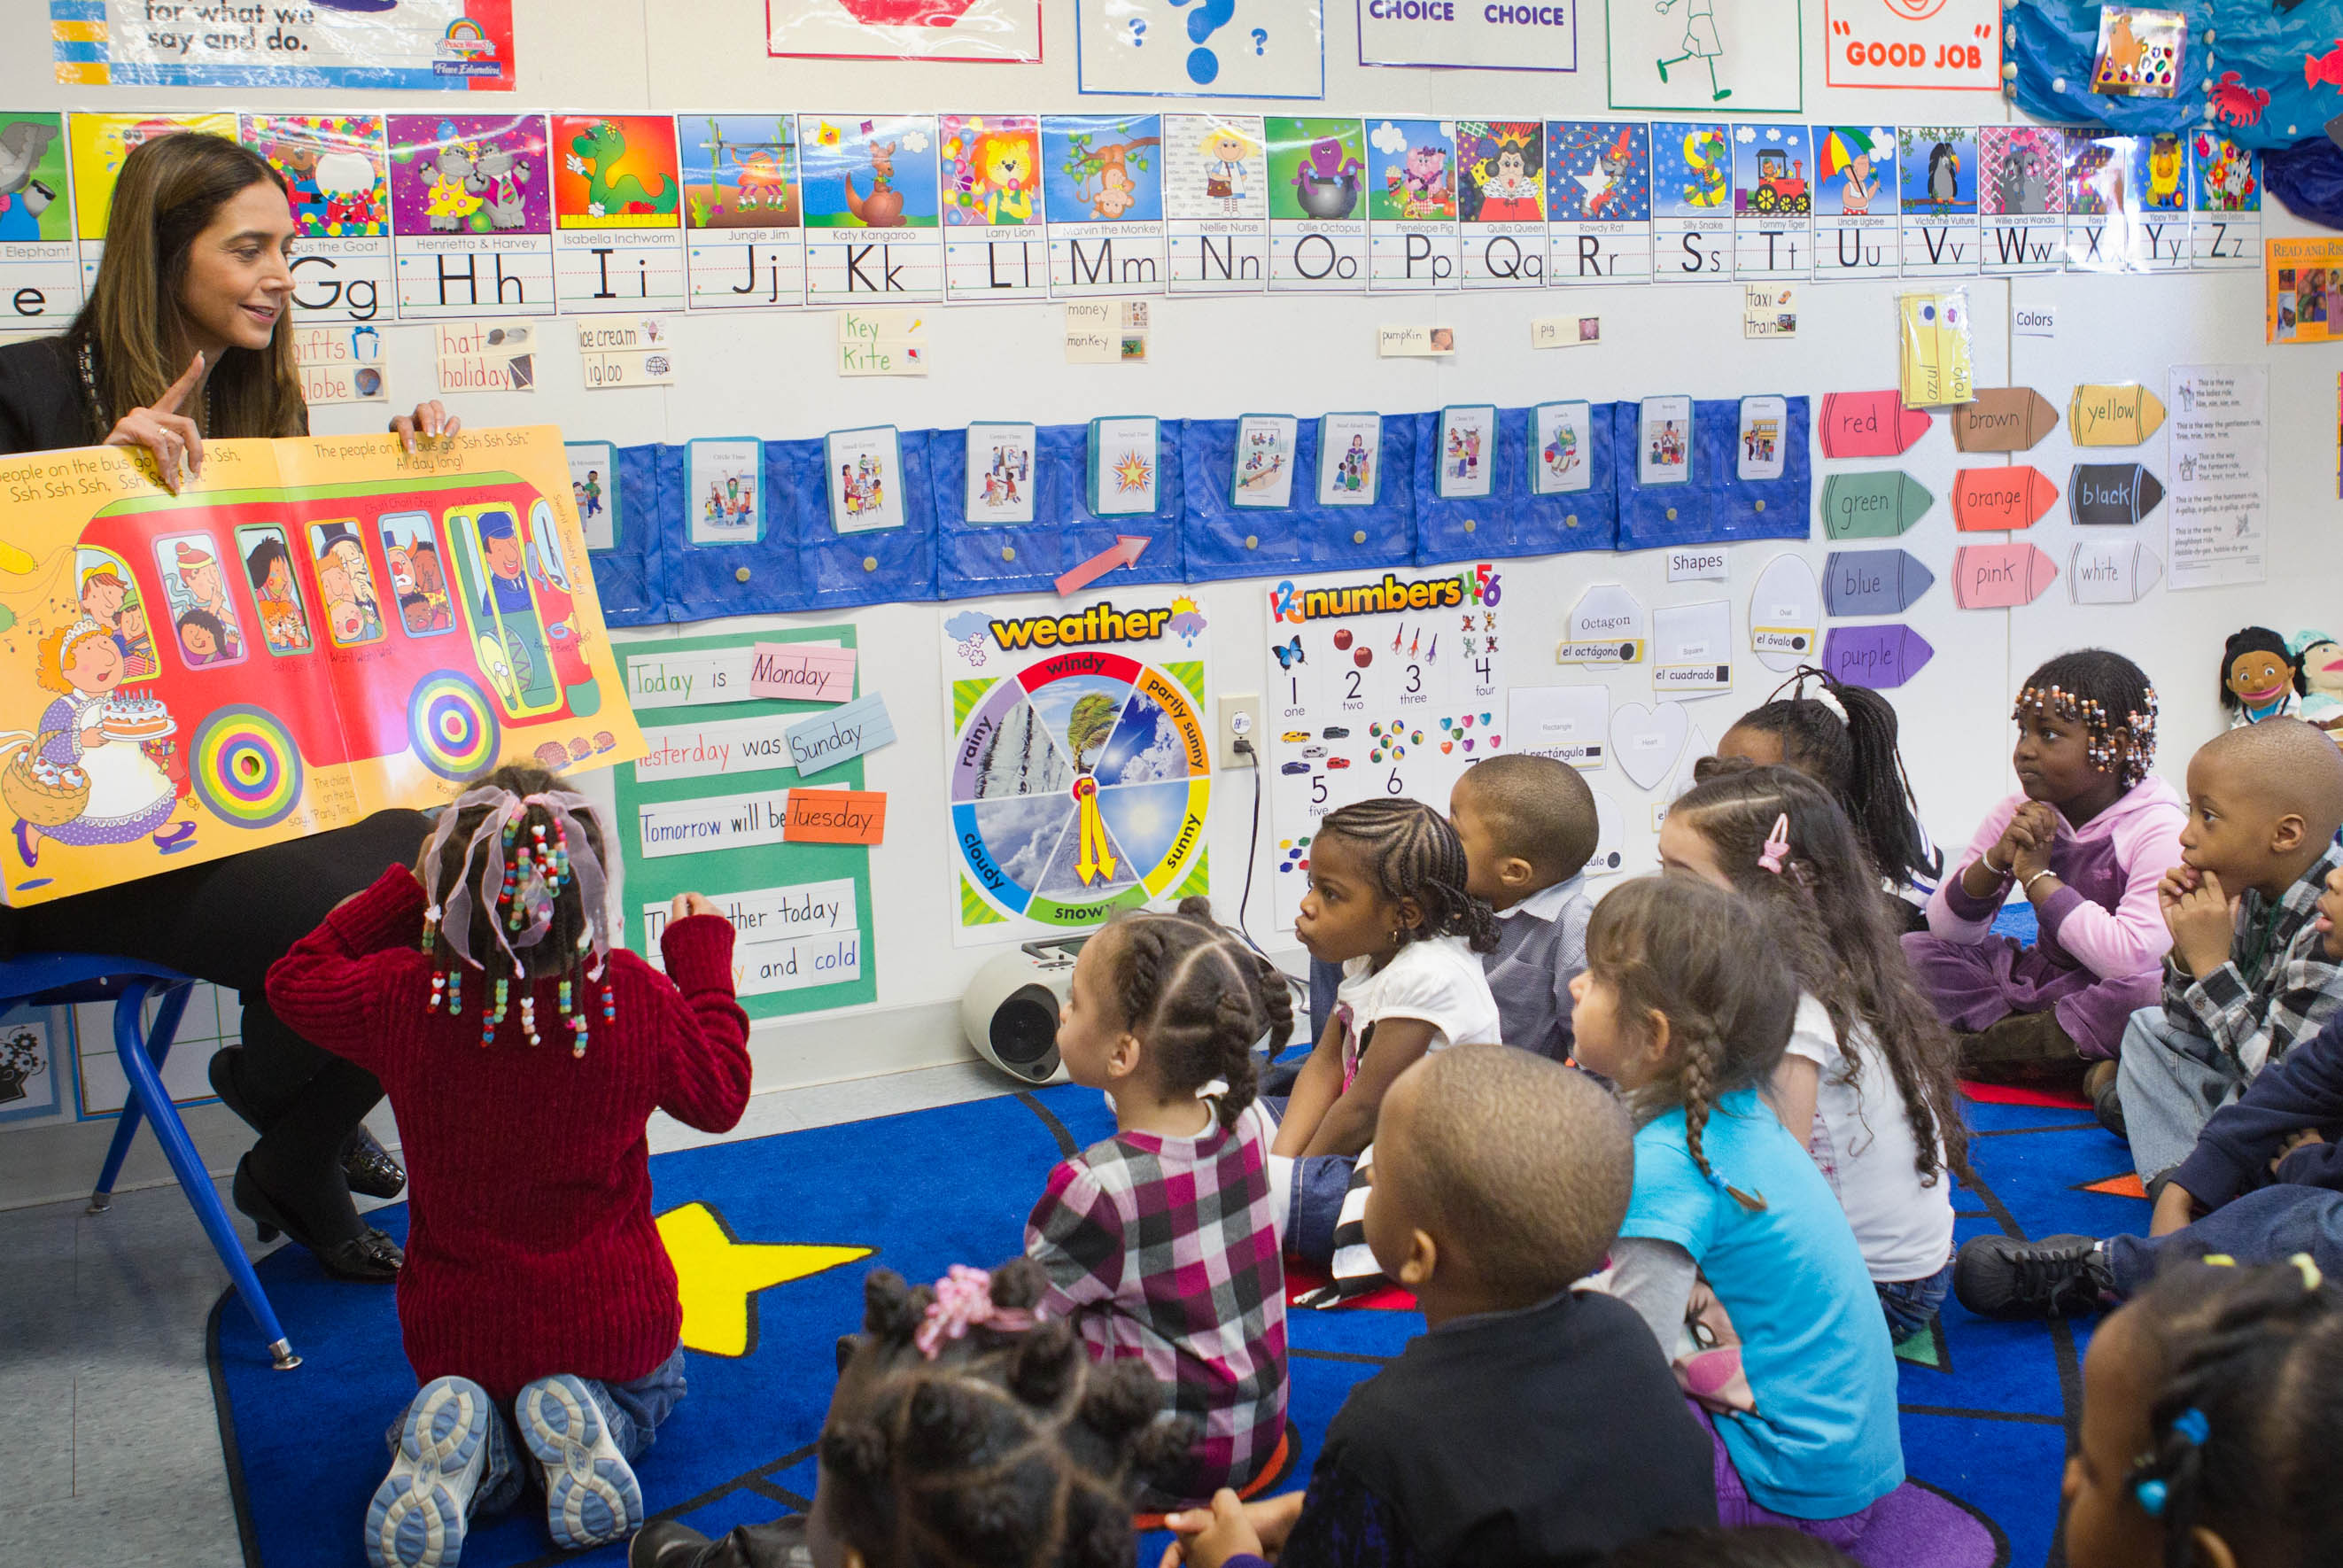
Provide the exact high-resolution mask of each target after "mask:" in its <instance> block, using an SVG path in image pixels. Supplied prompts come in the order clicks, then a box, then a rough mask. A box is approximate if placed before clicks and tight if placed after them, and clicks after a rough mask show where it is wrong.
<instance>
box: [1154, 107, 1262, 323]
mask: <svg viewBox="0 0 2343 1568" xmlns="http://www.w3.org/2000/svg"><path fill="white" fill-rule="evenodd" d="M1163 216H1165V217H1166V218H1167V219H1168V220H1169V222H1167V223H1166V224H1165V229H1166V231H1167V233H1168V236H1169V238H1170V244H1171V256H1172V276H1171V291H1172V293H1174V294H1180V293H1182V292H1192V293H1198V294H1240V293H1242V294H1258V293H1260V292H1261V291H1262V288H1264V287H1265V286H1267V285H1268V280H1269V156H1268V151H1267V142H1266V140H1265V139H1264V133H1263V131H1262V123H1261V121H1260V119H1259V118H1257V117H1255V116H1245V115H1166V116H1163Z"/></svg>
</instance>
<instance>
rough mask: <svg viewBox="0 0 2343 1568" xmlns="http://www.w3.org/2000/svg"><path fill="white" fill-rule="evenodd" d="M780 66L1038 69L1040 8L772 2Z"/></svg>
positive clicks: (768, 20) (768, 41)
mask: <svg viewBox="0 0 2343 1568" xmlns="http://www.w3.org/2000/svg"><path fill="white" fill-rule="evenodd" d="M765 53H766V54H767V55H769V56H771V57H773V58H775V59H781V58H787V57H789V56H798V55H802V56H809V57H811V58H814V59H848V60H972V61H980V62H984V63H989V64H1009V65H1039V64H1041V0H769V3H768V4H767V5H766V6H765Z"/></svg>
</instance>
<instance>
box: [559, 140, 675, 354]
mask: <svg viewBox="0 0 2343 1568" xmlns="http://www.w3.org/2000/svg"><path fill="white" fill-rule="evenodd" d="M552 146H553V150H554V152H555V154H556V156H554V157H552V158H551V159H550V160H548V161H549V162H550V163H551V165H552V167H553V229H554V234H553V264H554V286H555V289H556V291H557V293H558V295H559V296H560V299H561V313H562V314H563V315H564V316H576V315H579V314H582V313H587V312H595V311H611V312H617V311H631V312H635V313H638V314H639V313H641V312H644V311H653V310H673V309H678V308H680V307H682V306H683V305H684V303H685V300H686V297H687V292H686V289H685V287H684V272H683V227H682V216H681V212H682V207H683V180H682V167H681V165H680V164H679V161H678V158H677V156H676V134H675V120H674V118H673V117H672V116H667V115H556V116H553V135H552Z"/></svg>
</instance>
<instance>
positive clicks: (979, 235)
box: [937, 115, 1050, 304]
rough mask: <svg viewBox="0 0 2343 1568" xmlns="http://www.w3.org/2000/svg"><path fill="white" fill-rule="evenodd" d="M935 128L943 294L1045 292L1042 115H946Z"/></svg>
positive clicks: (989, 297) (984, 300) (985, 300)
mask: <svg viewBox="0 0 2343 1568" xmlns="http://www.w3.org/2000/svg"><path fill="white" fill-rule="evenodd" d="M938 129H939V135H940V138H941V139H940V141H939V142H938V144H937V148H938V150H937V157H938V159H939V160H940V177H941V181H942V191H943V216H944V297H945V298H946V299H948V300H950V301H951V302H952V303H954V304H961V303H970V304H1008V303H1012V302H1014V301H1017V300H1021V299H1043V298H1047V297H1049V293H1050V246H1049V236H1048V226H1047V223H1046V220H1045V208H1044V206H1043V203H1042V197H1041V121H1040V120H1039V119H1037V118H1035V117H1034V116H1031V115H946V116H944V117H943V119H942V120H941V122H940V125H939V127H938Z"/></svg>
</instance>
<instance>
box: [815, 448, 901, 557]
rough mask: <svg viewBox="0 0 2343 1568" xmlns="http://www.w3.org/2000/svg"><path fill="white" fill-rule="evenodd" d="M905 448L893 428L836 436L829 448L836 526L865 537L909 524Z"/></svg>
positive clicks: (833, 523)
mask: <svg viewBox="0 0 2343 1568" xmlns="http://www.w3.org/2000/svg"><path fill="white" fill-rule="evenodd" d="M824 447H825V451H826V455H827V456H828V458H829V466H828V467H827V469H826V470H825V471H826V473H827V474H828V476H829V480H830V527H831V528H833V529H834V530H836V531H837V532H839V533H841V534H864V533H870V532H872V531H874V530H876V529H879V528H901V527H902V526H903V486H902V473H903V456H902V450H901V447H902V444H901V442H900V440H899V439H898V438H897V437H896V434H895V427H894V426H892V425H874V426H872V427H870V428H868V429H863V430H832V431H831V432H830V435H829V437H827V438H826V440H825V442H824Z"/></svg>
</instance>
